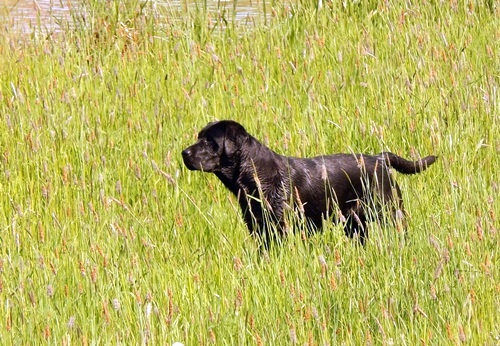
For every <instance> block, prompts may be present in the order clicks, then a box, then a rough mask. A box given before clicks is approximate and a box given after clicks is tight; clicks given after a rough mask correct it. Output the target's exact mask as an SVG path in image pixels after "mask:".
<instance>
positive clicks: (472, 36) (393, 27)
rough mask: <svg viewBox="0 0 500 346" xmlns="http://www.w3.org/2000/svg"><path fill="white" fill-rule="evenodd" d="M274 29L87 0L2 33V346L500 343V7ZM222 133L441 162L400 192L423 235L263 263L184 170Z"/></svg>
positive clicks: (211, 185) (280, 6)
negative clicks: (233, 123)
mask: <svg viewBox="0 0 500 346" xmlns="http://www.w3.org/2000/svg"><path fill="white" fill-rule="evenodd" d="M236 5H237V4H236ZM265 12H266V16H265V17H262V18H258V19H257V20H255V21H253V22H252V21H250V23H246V24H244V25H243V24H242V23H239V22H237V21H235V20H234V17H232V16H231V11H229V10H223V9H221V10H219V11H214V10H208V9H207V8H206V6H203V4H202V5H200V6H185V7H183V8H182V9H180V10H178V11H177V10H174V9H172V8H170V9H167V8H162V7H161V6H158V5H157V4H155V3H151V2H147V3H142V2H137V1H130V0H124V1H117V2H100V1H93V0H90V1H89V2H88V3H87V2H86V3H83V4H82V5H81V6H80V7H79V8H75V12H74V14H73V22H72V23H71V24H69V23H66V24H65V23H61V27H62V29H61V31H58V32H47V31H46V30H44V28H43V26H40V27H39V28H33V29H34V30H35V31H36V33H33V34H28V35H19V34H18V33H16V32H15V30H12V29H8V28H2V34H1V35H0V115H1V118H0V196H1V198H0V341H1V344H3V345H9V344H10V345H25V344H32V345H35V344H59V345H70V344H78V345H79V344H81V345H97V344H99V345H107V344H128V345H139V344H151V345H170V344H172V343H174V342H182V343H183V344H184V345H186V346H187V345H210V344H217V345H286V344H290V345H294V344H298V345H461V344H464V345H499V344H500V314H499V311H500V298H499V297H500V279H499V274H500V265H499V263H498V262H499V253H498V249H499V240H500V235H499V231H500V229H499V228H500V222H499V218H500V202H499V197H498V196H499V194H500V191H499V190H500V90H499V86H500V44H498V43H499V42H500V25H499V24H500V20H499V18H500V8H499V7H498V5H497V4H495V3H494V2H492V1H464V2H462V1H453V0H450V1H420V2H417V1H415V2H409V1H407V2H400V1H391V0H389V1H385V2H380V3H379V2H377V1H360V2H331V1H323V2H322V3H316V2H313V1H310V0H304V1H303V2H301V3H299V2H291V3H280V2H276V3H267V4H266V8H265ZM216 119H233V120H237V121H238V122H240V123H242V124H244V126H245V127H246V128H247V130H248V131H249V132H251V133H252V134H253V135H254V136H255V137H256V138H258V139H260V140H261V141H262V142H264V143H265V144H266V145H268V146H270V147H271V148H272V149H273V150H275V151H276V152H278V153H280V154H285V155H293V156H314V155H318V154H324V153H335V152H365V153H378V152H381V151H386V150H389V151H392V152H394V153H396V154H398V155H401V156H404V157H407V158H412V159H416V158H418V157H423V156H426V155H430V154H435V155H438V156H439V159H438V161H437V162H436V163H435V164H434V165H433V166H431V167H430V168H429V169H428V170H427V171H425V172H423V173H422V174H419V175H416V176H403V175H401V174H399V175H397V176H396V179H397V180H398V182H399V184H400V185H401V188H402V190H403V196H404V200H405V204H406V209H407V211H408V214H409V220H408V223H409V227H408V236H407V237H406V238H405V237H404V236H402V234H401V232H398V230H397V229H394V228H390V227H388V228H384V227H381V226H378V225H376V224H371V225H370V239H369V240H368V243H367V246H366V247H365V248H363V247H361V246H358V245H356V244H355V243H354V242H353V241H351V240H349V239H347V238H346V237H345V236H344V234H343V231H342V226H341V225H334V224H331V225H329V226H328V227H326V228H325V229H324V231H323V232H322V233H319V234H316V235H314V236H311V237H308V238H305V237H303V236H302V234H301V231H300V229H299V230H297V232H296V233H295V234H294V235H293V236H290V237H288V238H287V239H285V240H284V241H283V242H282V244H280V245H278V246H274V247H272V248H271V250H270V251H269V252H264V253H262V252H261V251H259V248H258V246H257V245H256V243H255V241H254V240H253V239H252V238H251V237H250V236H249V235H248V232H247V229H246V226H245V224H244V222H243V220H242V217H241V214H240V211H239V208H238V206H237V201H236V200H235V198H233V197H232V196H230V195H229V193H228V191H226V190H225V188H224V187H223V185H222V184H221V183H220V182H219V181H218V180H217V178H216V177H215V176H213V175H209V174H203V173H200V172H190V171H188V170H187V169H186V168H185V167H184V165H183V163H182V159H181V156H180V152H181V150H182V149H183V148H185V147H187V146H188V145H190V144H191V143H193V142H194V140H195V139H196V134H197V132H198V131H199V130H200V129H201V128H202V127H203V126H204V125H205V124H206V123H207V122H209V121H213V120H216Z"/></svg>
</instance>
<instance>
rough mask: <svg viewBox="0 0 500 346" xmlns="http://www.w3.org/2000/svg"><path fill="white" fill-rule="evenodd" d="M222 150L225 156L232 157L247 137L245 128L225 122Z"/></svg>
mask: <svg viewBox="0 0 500 346" xmlns="http://www.w3.org/2000/svg"><path fill="white" fill-rule="evenodd" d="M225 125H226V129H225V134H224V150H225V153H226V155H227V156H231V155H233V154H234V153H235V152H236V151H238V150H239V149H240V148H241V146H242V145H243V143H244V141H245V140H246V139H247V137H248V132H247V131H246V130H245V128H244V127H243V126H242V125H240V124H239V123H237V122H235V121H225Z"/></svg>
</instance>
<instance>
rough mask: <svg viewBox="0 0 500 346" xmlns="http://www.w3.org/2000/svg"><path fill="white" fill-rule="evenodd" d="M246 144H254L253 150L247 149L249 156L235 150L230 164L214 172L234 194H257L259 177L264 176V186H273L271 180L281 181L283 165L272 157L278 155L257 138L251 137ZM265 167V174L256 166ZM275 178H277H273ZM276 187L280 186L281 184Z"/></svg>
mask: <svg viewBox="0 0 500 346" xmlns="http://www.w3.org/2000/svg"><path fill="white" fill-rule="evenodd" d="M248 146H254V147H255V148H254V149H253V150H247V152H250V153H252V156H251V157H248V156H246V155H247V153H243V152H241V151H239V152H236V153H235V154H234V155H233V156H231V158H230V160H228V161H230V162H232V165H231V166H226V167H224V169H222V170H220V171H217V172H214V173H215V175H216V176H217V177H218V178H219V179H220V180H221V181H222V183H223V184H224V185H225V186H226V187H227V188H228V189H229V190H230V191H231V192H232V193H233V194H234V195H236V196H238V195H240V194H241V193H244V194H245V195H252V196H254V197H258V196H259V190H260V186H262V185H261V182H260V181H259V178H260V177H265V178H266V182H265V184H264V186H266V187H267V188H271V189H272V188H274V186H273V184H272V182H273V181H282V177H281V175H282V171H283V168H284V167H279V166H278V163H281V162H283V161H282V160H274V159H272V158H274V157H276V156H279V154H277V153H275V152H274V151H272V150H271V149H269V148H267V147H266V146H264V145H262V144H261V143H260V142H259V141H257V139H255V138H253V137H251V138H249V140H248V142H247V148H248ZM257 167H259V168H261V169H262V167H264V168H265V169H266V172H265V174H262V173H263V172H259V171H258V170H257V169H256V168H257ZM275 178H277V179H275ZM276 188H282V187H281V186H279V187H276Z"/></svg>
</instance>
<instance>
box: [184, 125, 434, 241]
mask: <svg viewBox="0 0 500 346" xmlns="http://www.w3.org/2000/svg"><path fill="white" fill-rule="evenodd" d="M182 157H183V160H184V164H185V165H186V167H187V168H189V169H190V170H201V171H204V172H211V173H214V174H215V175H216V176H217V177H218V178H219V179H220V180H221V181H222V182H223V183H224V185H225V186H226V187H227V188H228V189H229V190H230V191H231V192H232V193H234V194H235V195H236V196H237V197H238V201H239V204H240V207H241V210H242V212H243V216H244V219H245V222H246V224H247V227H248V229H249V231H250V233H251V234H252V235H257V236H259V237H263V241H264V242H265V243H266V244H268V241H269V239H270V238H272V237H273V236H272V235H273V234H275V233H276V234H277V235H278V236H280V235H282V234H284V233H286V231H287V225H286V217H285V213H286V211H287V210H291V209H293V210H296V211H299V214H301V215H303V216H304V217H305V219H306V221H307V223H308V225H310V226H312V227H311V228H312V229H318V228H320V227H321V226H322V223H323V220H325V219H328V218H332V217H333V218H334V220H337V221H338V220H341V221H343V222H344V230H345V233H346V235H347V236H349V237H353V236H355V235H357V236H359V239H360V241H361V242H362V243H363V244H364V242H365V238H366V237H367V236H368V234H367V228H366V223H367V222H368V221H370V220H373V219H374V218H377V219H379V220H381V219H382V217H381V215H382V209H384V208H387V209H388V210H389V211H390V213H391V219H392V220H393V221H396V220H398V219H401V221H402V223H403V225H404V216H405V213H404V208H403V200H402V197H401V191H400V189H399V186H398V185H397V184H396V182H395V181H394V180H393V179H392V177H391V172H390V168H391V167H392V168H394V169H395V170H397V171H398V172H401V173H404V174H415V173H419V172H421V171H423V170H425V169H426V168H427V167H428V166H430V165H431V164H433V163H434V161H435V160H436V157H435V156H427V157H425V158H423V159H421V160H419V161H415V162H413V161H408V160H405V159H404V158H402V157H399V156H397V155H395V154H393V153H390V152H384V153H381V154H378V155H364V154H334V155H324V156H317V157H313V158H294V157H287V156H282V155H279V154H277V153H275V152H273V151H272V150H270V149H269V148H267V147H266V146H265V145H263V144H262V143H260V142H259V141H258V140H257V139H255V138H254V137H252V136H251V135H250V134H249V133H248V132H247V131H246V130H245V129H244V128H243V126H241V125H240V124H238V123H237V122H234V121H230V120H224V121H219V122H213V123H209V124H208V125H207V126H205V128H203V129H202V130H201V132H200V133H199V135H198V141H197V142H196V143H195V144H193V145H192V146H190V147H188V148H186V149H185V150H183V151H182ZM290 206H293V207H290Z"/></svg>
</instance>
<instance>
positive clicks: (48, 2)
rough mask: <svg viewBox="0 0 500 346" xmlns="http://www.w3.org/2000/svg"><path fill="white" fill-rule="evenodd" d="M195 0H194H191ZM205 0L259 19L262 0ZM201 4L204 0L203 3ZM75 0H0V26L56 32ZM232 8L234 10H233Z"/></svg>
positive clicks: (181, 0) (176, 3)
mask: <svg viewBox="0 0 500 346" xmlns="http://www.w3.org/2000/svg"><path fill="white" fill-rule="evenodd" d="M194 1H196V0H194ZM194 1H193V0H172V1H167V2H165V1H162V0H160V1H156V3H155V6H156V7H157V8H160V7H170V8H173V9H176V8H177V9H184V8H186V6H195V3H194ZM198 1H207V3H206V4H207V7H208V9H209V10H210V11H214V12H220V11H225V13H227V18H228V19H231V18H232V17H233V14H234V18H235V20H236V21H237V22H239V23H242V24H248V23H253V22H254V21H256V20H259V19H262V18H263V17H264V15H265V13H264V3H263V1H264V0H238V2H237V3H236V5H234V3H233V1H227V0H225V1H220V0H218V1H217V0H198ZM201 6H204V2H203V5H201ZM79 7H81V6H80V2H79V0H72V1H71V0H0V29H6V28H7V29H9V30H15V31H19V32H22V33H31V32H34V31H38V30H39V29H41V30H42V31H43V32H45V33H47V32H57V31H60V30H61V29H62V27H66V26H67V25H66V23H69V24H70V25H71V10H72V9H78V8H79ZM233 11H234V12H233Z"/></svg>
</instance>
